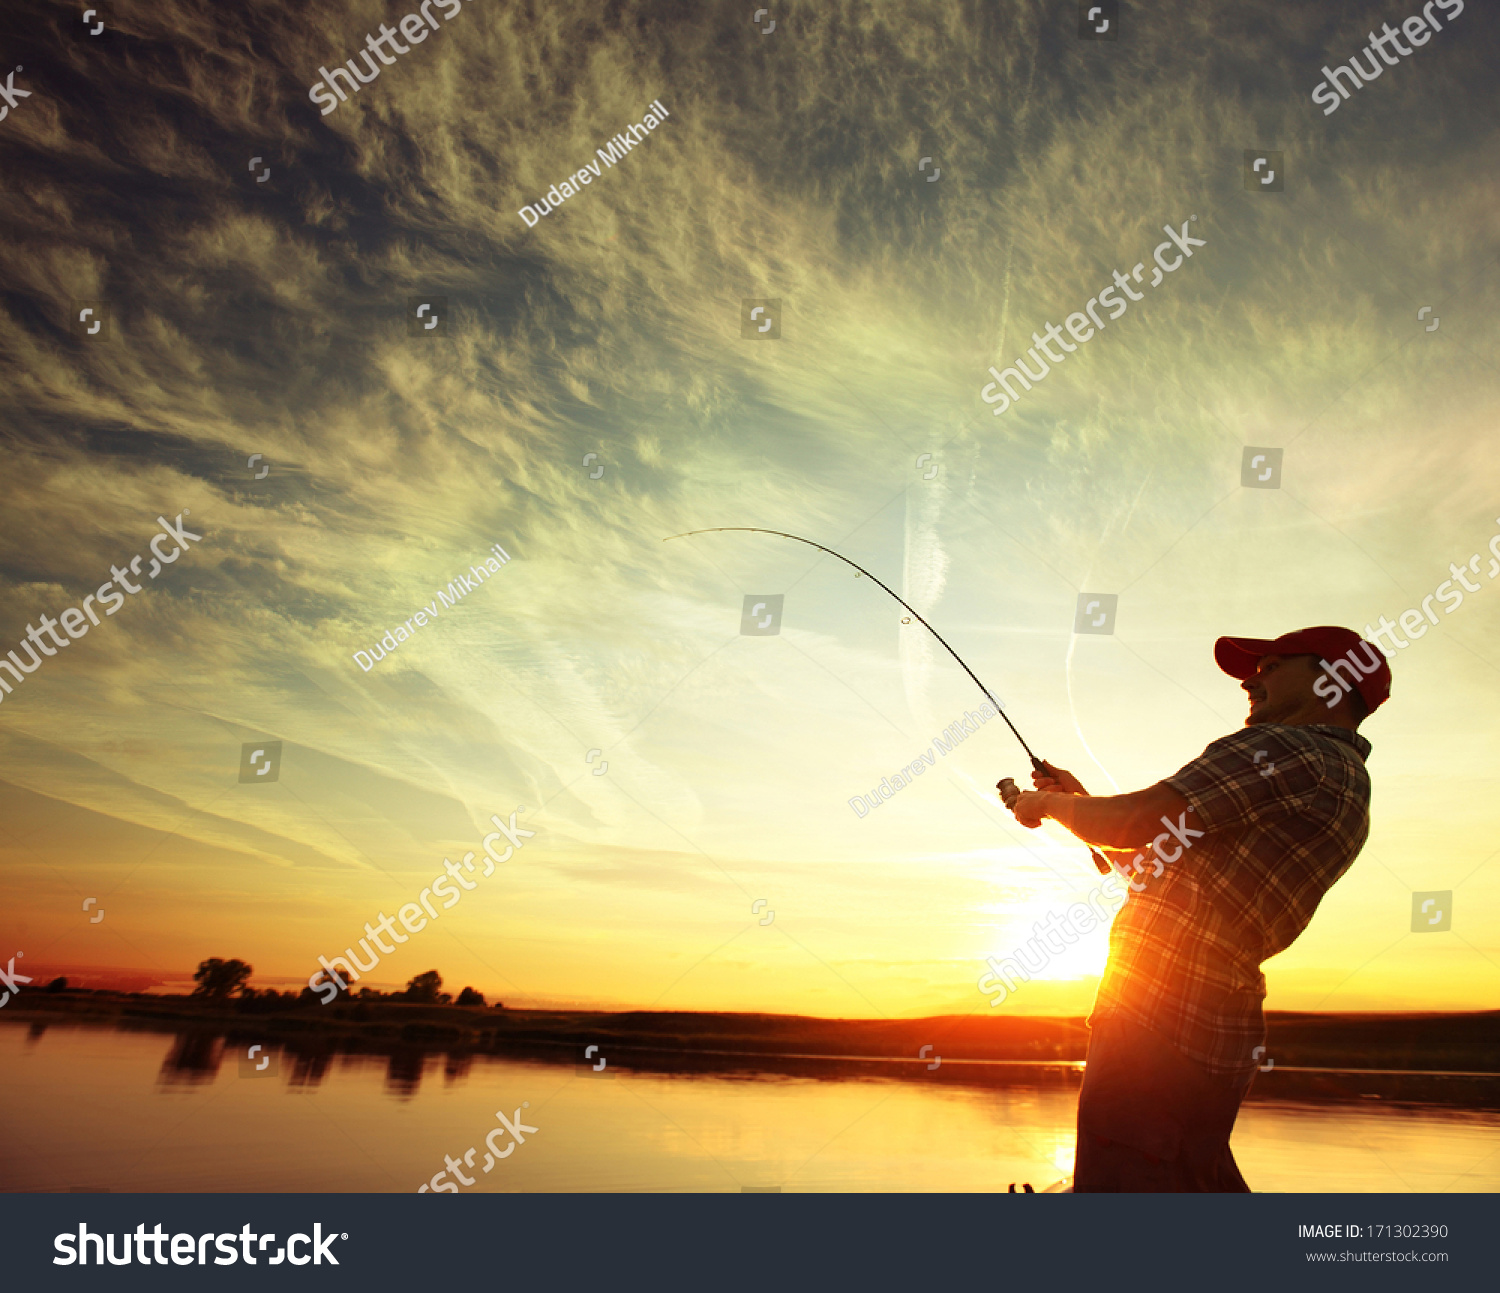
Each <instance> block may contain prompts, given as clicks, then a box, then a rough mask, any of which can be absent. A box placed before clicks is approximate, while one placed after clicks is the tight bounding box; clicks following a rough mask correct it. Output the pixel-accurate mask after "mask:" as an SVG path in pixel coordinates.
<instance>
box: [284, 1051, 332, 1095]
mask: <svg viewBox="0 0 1500 1293" xmlns="http://www.w3.org/2000/svg"><path fill="white" fill-rule="evenodd" d="M291 1059H292V1067H291V1071H290V1072H289V1073H288V1074H287V1085H288V1086H290V1087H295V1088H298V1089H299V1090H310V1089H313V1088H316V1087H318V1086H321V1085H322V1083H323V1079H324V1077H326V1076H327V1074H328V1064H329V1061H330V1060H332V1059H333V1052H332V1051H318V1052H315V1053H313V1054H310V1055H309V1054H296V1055H292V1056H291Z"/></svg>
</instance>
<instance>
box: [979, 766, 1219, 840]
mask: <svg viewBox="0 0 1500 1293" xmlns="http://www.w3.org/2000/svg"><path fill="white" fill-rule="evenodd" d="M1006 806H1007V807H1008V808H1009V809H1010V810H1011V811H1012V812H1013V813H1015V815H1016V820H1017V821H1018V822H1020V823H1021V825H1022V826H1027V827H1036V826H1040V825H1041V824H1042V818H1044V817H1050V818H1052V819H1053V820H1054V821H1056V822H1059V823H1060V824H1061V825H1063V826H1065V827H1067V829H1068V830H1070V831H1072V832H1073V834H1074V835H1076V836H1078V838H1079V839H1081V840H1083V841H1084V842H1085V843H1086V844H1094V845H1097V846H1100V847H1103V848H1110V849H1126V850H1129V849H1142V848H1145V847H1146V846H1147V845H1149V844H1150V843H1151V842H1152V840H1153V839H1155V838H1157V837H1159V835H1160V832H1161V825H1162V818H1163V817H1166V818H1167V819H1168V820H1169V821H1172V822H1176V821H1178V820H1179V819H1180V818H1181V816H1182V815H1183V814H1184V813H1191V812H1192V808H1191V807H1190V806H1189V804H1188V801H1187V799H1186V798H1185V797H1184V796H1183V795H1182V794H1181V793H1180V792H1179V791H1176V790H1173V789H1172V787H1171V786H1169V785H1167V784H1166V783H1165V782H1157V784H1156V785H1154V786H1148V787H1146V789H1145V790H1137V791H1134V792H1133V793H1131V794H1128V795H1087V794H1084V795H1071V794H1065V793H1061V792H1058V791H1039V790H1027V791H1022V792H1021V794H1019V795H1017V796H1016V797H1015V799H1014V800H1013V801H1011V802H1010V803H1008V804H1007V805H1006Z"/></svg>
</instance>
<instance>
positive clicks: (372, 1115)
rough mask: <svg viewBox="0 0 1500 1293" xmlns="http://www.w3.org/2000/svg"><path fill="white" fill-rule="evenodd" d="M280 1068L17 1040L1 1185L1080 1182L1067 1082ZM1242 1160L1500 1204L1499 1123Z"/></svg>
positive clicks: (1280, 1118)
mask: <svg viewBox="0 0 1500 1293" xmlns="http://www.w3.org/2000/svg"><path fill="white" fill-rule="evenodd" d="M270 1057H271V1060H272V1062H271V1064H270V1065H269V1066H268V1068H267V1070H266V1071H265V1072H263V1073H259V1074H256V1075H254V1076H241V1072H240V1069H241V1063H240V1060H239V1059H238V1058H237V1053H236V1055H229V1056H223V1057H221V1056H220V1054H219V1051H218V1047H217V1043H215V1042H213V1041H212V1040H207V1039H205V1040H202V1041H200V1042H198V1043H188V1044H186V1045H184V1043H183V1042H182V1041H181V1040H180V1039H178V1038H175V1037H172V1036H169V1035H166V1034H162V1033H146V1032H119V1031H114V1030H112V1029H107V1028H98V1027H87V1026H82V1027H80V1026H57V1025H49V1026H48V1027H47V1028H46V1029H45V1030H44V1031H42V1030H38V1029H28V1028H27V1027H26V1026H24V1025H19V1026H18V1025H11V1026H4V1027H0V1072H3V1074H4V1082H3V1087H4V1098H3V1100H0V1189H5V1190H22V1191H33V1190H60V1191H67V1190H70V1189H85V1190H100V1189H103V1190H109V1191H113V1192H129V1191H206V1192H218V1191H249V1192H280V1191H288V1192H290V1191H298V1192H301V1191H307V1192H313V1193H322V1192H354V1193H361V1192H386V1191H415V1190H416V1189H417V1188H418V1187H419V1186H420V1185H422V1184H423V1183H425V1182H427V1181H428V1180H429V1179H430V1178H431V1177H432V1176H433V1175H434V1174H435V1173H437V1172H440V1171H443V1170H444V1162H443V1158H444V1155H445V1154H451V1155H453V1156H454V1157H455V1158H457V1159H460V1160H462V1159H463V1158H464V1157H465V1154H466V1152H467V1151H469V1150H470V1149H471V1148H472V1149H475V1150H476V1153H475V1154H474V1155H472V1156H470V1159H469V1162H470V1164H471V1165H470V1166H469V1167H464V1168H461V1169H460V1170H461V1171H463V1172H464V1174H465V1175H467V1176H471V1177H472V1178H473V1179H474V1182H475V1184H474V1185H473V1186H472V1187H463V1188H464V1190H465V1192H468V1190H470V1189H472V1190H484V1191H491V1192H494V1191H519V1190H525V1191H739V1190H742V1189H746V1188H751V1189H756V1188H759V1189H766V1188H777V1187H779V1188H780V1189H782V1190H784V1191H788V1192H791V1191H830V1190H838V1191H850V1190H854V1191H859V1190H868V1191H873V1190H881V1191H885V1190H893V1191H895V1190H917V1191H934V1190H1002V1191H1003V1190H1004V1189H1005V1188H1006V1186H1007V1185H1008V1184H1009V1183H1010V1182H1012V1181H1016V1182H1022V1181H1030V1182H1031V1183H1033V1184H1034V1185H1035V1186H1036V1187H1037V1188H1038V1189H1042V1188H1044V1187H1045V1186H1046V1185H1048V1184H1050V1183H1052V1182H1054V1181H1056V1180H1058V1179H1059V1178H1060V1177H1062V1176H1063V1175H1065V1174H1066V1173H1068V1172H1070V1171H1071V1170H1072V1160H1073V1118H1074V1114H1075V1110H1076V1106H1077V1093H1076V1088H1070V1087H1068V1086H1050V1087H1033V1088H1028V1087H1022V1086H1012V1087H1002V1088H990V1089H971V1088H965V1087H961V1086H936V1085H931V1086H929V1085H925V1084H923V1083H920V1082H910V1081H900V1080H895V1079H887V1078H870V1079H853V1078H849V1079H838V1080H817V1079H807V1078H789V1077H775V1076H772V1077H755V1078H746V1077H724V1076H716V1075H703V1074H690V1075H684V1076H681V1077H673V1076H663V1075H660V1074H655V1073H652V1074H643V1073H629V1072H619V1073H616V1072H615V1071H614V1070H612V1069H608V1068H606V1070H605V1072H604V1074H594V1073H593V1072H592V1071H590V1070H586V1069H585V1070H580V1069H577V1068H574V1067H573V1066H572V1065H561V1064H543V1063H532V1062H525V1061H520V1062H518V1061H510V1060H499V1059H493V1058H489V1057H484V1056H477V1057H475V1058H474V1059H473V1060H472V1061H468V1060H462V1061H449V1060H448V1059H447V1058H446V1057H445V1056H443V1055H441V1054H437V1055H427V1056H425V1057H416V1056H412V1057H408V1058H407V1059H404V1060H391V1059H389V1058H387V1057H377V1056H368V1055H346V1056H336V1057H334V1058H333V1059H331V1060H330V1061H329V1062H328V1063H327V1065H326V1068H323V1069H321V1070H318V1071H313V1070H308V1069H306V1068H301V1069H299V1068H298V1067H297V1065H296V1064H295V1063H294V1062H293V1061H292V1059H291V1057H289V1056H288V1057H283V1056H281V1055H279V1054H278V1053H277V1052H276V1051H275V1050H274V1049H273V1050H272V1051H271V1053H270ZM263 1058H265V1056H264V1055H262V1056H260V1057H258V1059H257V1062H259V1060H260V1059H263ZM245 1067H246V1068H247V1069H248V1070H250V1071H251V1072H254V1068H253V1065H251V1064H249V1063H248V1062H247V1063H246V1065H245ZM523 1103H524V1104H525V1105H526V1106H527V1107H525V1108H522V1106H523ZM518 1108H521V1111H522V1117H523V1120H524V1121H525V1122H526V1123H528V1124H530V1125H532V1126H534V1127H536V1128H537V1131H536V1133H535V1134H534V1135H532V1134H527V1135H526V1143H525V1144H524V1145H521V1146H519V1147H517V1148H516V1150H515V1152H514V1153H511V1154H510V1155H509V1156H508V1157H506V1158H505V1159H503V1160H501V1161H499V1162H497V1163H494V1164H493V1166H492V1170H491V1171H490V1172H489V1173H488V1174H485V1173H483V1172H481V1171H480V1170H479V1169H480V1168H481V1167H482V1165H483V1163H484V1160H485V1157H486V1151H485V1149H484V1138H485V1136H486V1134H487V1133H488V1132H490V1131H491V1130H493V1129H494V1128H496V1127H498V1126H499V1123H498V1122H497V1120H496V1117H495V1112H496V1110H497V1109H498V1110H503V1111H504V1112H505V1113H506V1114H507V1116H509V1115H511V1114H512V1113H513V1111H514V1110H516V1109H518ZM506 1143H508V1139H507V1138H497V1140H496V1144H497V1146H503V1145H504V1144H506ZM1234 1151H1235V1155H1236V1157H1237V1159H1238V1160H1239V1163H1240V1167H1241V1169H1242V1170H1243V1172H1244V1174H1245V1178H1246V1179H1247V1180H1248V1181H1249V1182H1250V1185H1251V1187H1252V1188H1253V1189H1255V1190H1264V1191H1310V1192H1345V1191H1352V1192H1369V1191H1423V1192H1428V1191H1430V1192H1442V1191H1464V1192H1468V1191H1482V1192H1489V1191H1495V1190H1500V1113H1494V1112H1482V1113H1481V1112H1464V1111H1455V1110H1452V1109H1439V1108H1434V1107H1416V1108H1414V1107H1411V1106H1387V1105H1384V1104H1379V1103H1357V1104H1353V1105H1294V1104H1288V1103H1286V1102H1283V1101H1274V1102H1272V1101H1267V1102H1256V1101H1254V1100H1253V1099H1252V1101H1251V1102H1250V1103H1248V1104H1247V1105H1246V1106H1245V1108H1244V1109H1243V1110H1242V1111H1241V1114H1240V1120H1239V1124H1238V1126H1237V1128H1236V1131H1235V1137H1234Z"/></svg>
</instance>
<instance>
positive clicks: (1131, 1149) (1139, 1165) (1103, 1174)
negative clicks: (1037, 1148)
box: [1073, 1015, 1255, 1194]
mask: <svg viewBox="0 0 1500 1293" xmlns="http://www.w3.org/2000/svg"><path fill="white" fill-rule="evenodd" d="M1254 1077H1255V1070H1254V1069H1251V1070H1250V1071H1249V1073H1248V1074H1246V1075H1244V1076H1221V1075H1218V1074H1214V1073H1210V1072H1208V1070H1207V1069H1205V1068H1203V1067H1202V1066H1201V1065H1198V1064H1196V1063H1194V1062H1193V1061H1192V1060H1190V1059H1188V1058H1187V1057H1186V1056H1185V1055H1183V1054H1182V1053H1181V1052H1180V1051H1178V1050H1177V1049H1176V1048H1175V1047H1174V1046H1172V1045H1171V1043H1169V1042H1168V1041H1167V1040H1166V1039H1165V1038H1164V1037H1161V1036H1159V1035H1158V1034H1156V1033H1153V1032H1152V1031H1151V1030H1150V1029H1148V1028H1142V1027H1140V1026H1139V1025H1137V1024H1133V1023H1130V1022H1128V1021H1127V1020H1124V1019H1122V1018H1120V1016H1118V1015H1110V1016H1106V1017H1105V1018H1103V1019H1101V1020H1100V1021H1099V1022H1098V1023H1097V1024H1096V1025H1095V1027H1094V1029H1093V1035H1092V1036H1091V1038H1090V1039H1089V1055H1088V1067H1087V1069H1086V1071H1085V1073H1084V1077H1083V1088H1082V1090H1080V1091H1079V1093H1078V1154H1077V1158H1076V1160H1075V1163H1074V1167H1073V1190H1074V1192H1075V1193H1077V1194H1121V1193H1148V1194H1150V1193H1159V1194H1187V1193H1208V1194H1247V1193H1249V1191H1250V1187H1249V1186H1248V1185H1246V1184H1245V1178H1244V1177H1243V1176H1241V1175H1240V1169H1239V1168H1238V1167H1237V1166H1236V1165H1235V1161H1234V1155H1233V1154H1232V1153H1230V1151H1229V1133H1230V1132H1231V1131H1233V1130H1234V1120H1235V1116H1236V1115H1237V1114H1238V1113H1239V1108H1240V1101H1242V1100H1243V1099H1244V1098H1245V1094H1246V1093H1247V1092H1248V1091H1249V1089H1250V1083H1251V1082H1252V1081H1253V1080H1254Z"/></svg>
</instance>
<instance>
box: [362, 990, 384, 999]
mask: <svg viewBox="0 0 1500 1293" xmlns="http://www.w3.org/2000/svg"><path fill="white" fill-rule="evenodd" d="M356 995H357V996H358V997H359V999H360V1000H361V1001H384V1000H385V993H383V992H377V991H376V990H375V989H374V988H361V989H360V990H359V992H358V993H357V994H356Z"/></svg>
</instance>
